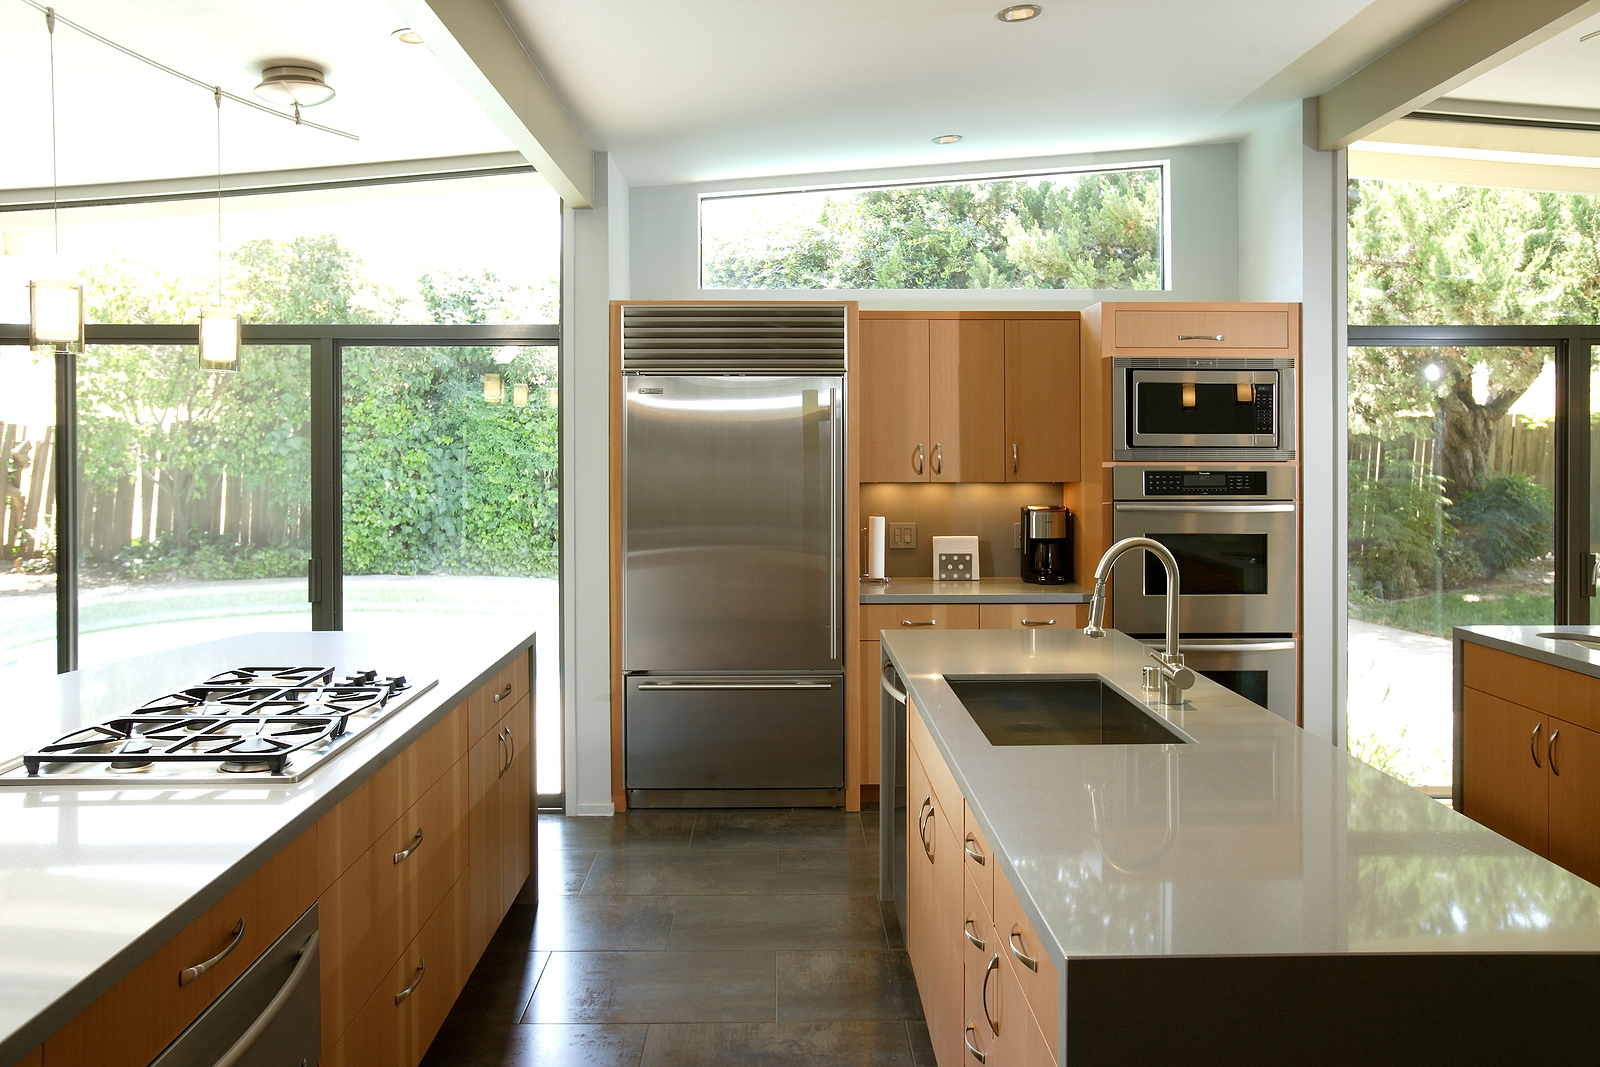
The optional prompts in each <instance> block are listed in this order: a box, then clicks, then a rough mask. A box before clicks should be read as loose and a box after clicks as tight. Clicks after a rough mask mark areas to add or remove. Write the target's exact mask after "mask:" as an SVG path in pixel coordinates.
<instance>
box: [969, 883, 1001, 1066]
mask: <svg viewBox="0 0 1600 1067" xmlns="http://www.w3.org/2000/svg"><path fill="white" fill-rule="evenodd" d="M971 875H972V871H971V870H970V869H969V870H968V871H967V876H968V878H967V908H966V912H965V914H964V915H963V916H962V920H963V928H962V931H961V969H962V972H963V975H964V978H963V982H962V989H963V993H964V997H965V1002H964V1004H963V1011H962V1016H961V1025H962V1035H961V1040H962V1043H963V1045H964V1046H965V1047H963V1048H962V1050H961V1051H962V1055H963V1057H964V1058H965V1063H967V1064H968V1065H969V1067H977V1065H978V1064H979V1063H986V1064H988V1065H989V1067H996V1065H997V1064H999V1063H1000V1059H999V1057H997V1056H996V1055H995V1039H996V1037H997V1036H998V1029H999V1017H998V1016H997V1015H996V1014H995V1006H996V1004H997V1003H998V998H999V996H1000V990H999V988H998V987H999V985H1000V976H999V974H998V973H996V972H997V971H998V970H999V969H1000V967H1002V966H1004V965H1003V964H1002V963H1001V962H1000V953H999V946H998V945H997V944H996V943H995V939H994V923H993V922H991V921H990V919H989V913H988V911H987V910H986V909H985V907H984V902H983V898H982V895H981V893H980V891H979V890H978V888H977V887H976V886H975V885H974V884H973V882H972V879H971ZM974 1050H976V1054H975V1053H974ZM980 1055H981V1056H983V1057H984V1059H983V1060H979V1059H978V1056H980Z"/></svg>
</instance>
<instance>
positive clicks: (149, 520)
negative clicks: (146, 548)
mask: <svg viewBox="0 0 1600 1067" xmlns="http://www.w3.org/2000/svg"><path fill="white" fill-rule="evenodd" d="M155 499H156V479H155V474H154V472H153V471H151V469H150V461H149V459H148V458H147V459H145V460H143V461H141V462H140V464H139V543H140V544H142V545H148V544H149V543H150V539H151V538H152V537H153V536H154V535H155V529H154V527H155V514H154V508H155Z"/></svg>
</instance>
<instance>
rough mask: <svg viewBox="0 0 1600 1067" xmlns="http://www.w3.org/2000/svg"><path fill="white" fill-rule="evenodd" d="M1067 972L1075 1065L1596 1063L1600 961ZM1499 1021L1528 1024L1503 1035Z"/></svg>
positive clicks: (1235, 962)
mask: <svg viewBox="0 0 1600 1067" xmlns="http://www.w3.org/2000/svg"><path fill="white" fill-rule="evenodd" d="M1066 976H1067V998H1066V1004H1067V1041H1066V1046H1067V1048H1068V1049H1070V1050H1071V1053H1072V1067H1102V1065H1106V1067H1110V1065H1116V1067H1127V1065H1137V1064H1162V1065H1166V1064H1174V1063H1202V1062H1224V1061H1225V1062H1229V1063H1286V1062H1292V1063H1295V1064H1300V1065H1316V1064H1330V1065H1333V1064H1337V1065H1341V1067H1347V1065H1350V1064H1359V1063H1412V1062H1414V1063H1528V1062H1540V1063H1561V1062H1569V1061H1570V1062H1592V1059H1593V1056H1594V1027H1593V999H1594V990H1595V988H1596V987H1597V985H1600V959H1597V958H1596V957H1595V956H1592V955H1585V954H1579V953H1573V954H1570V955H1561V954H1551V955H1542V956H1535V955H1526V954H1520V953H1456V952H1451V953H1444V952H1437V953H1433V952H1430V953H1416V954H1408V953H1371V954H1352V955H1336V956H1333V955H1329V956H1322V955H1317V956H1257V957H1243V956H1237V957H1171V956H1169V957H1129V958H1121V959H1111V958H1100V959H1096V958H1076V959H1073V960H1072V961H1071V962H1070V965H1069V966H1068V967H1067V970H1066ZM1269 1018H1270V1025H1268V1022H1269ZM1507 1019H1523V1020H1526V1021H1527V1025H1526V1026H1507V1025H1506V1020H1507ZM1291 1038H1292V1044H1290V1043H1286V1042H1287V1041H1289V1040H1290V1039H1291ZM1222 1050H1226V1055H1225V1057H1220V1058H1219V1057H1218V1056H1217V1053H1219V1052H1221V1051H1222Z"/></svg>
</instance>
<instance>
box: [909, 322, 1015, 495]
mask: <svg viewBox="0 0 1600 1067" xmlns="http://www.w3.org/2000/svg"><path fill="white" fill-rule="evenodd" d="M1005 381H1006V356H1005V323H1004V322H1003V321H1001V320H1000V319H966V320H962V319H935V320H934V321H932V322H930V323H929V324H928V448H929V455H928V464H927V468H928V479H929V480H930V481H935V482H1003V481H1005V480H1006V461H1007V453H1006V389H1005Z"/></svg>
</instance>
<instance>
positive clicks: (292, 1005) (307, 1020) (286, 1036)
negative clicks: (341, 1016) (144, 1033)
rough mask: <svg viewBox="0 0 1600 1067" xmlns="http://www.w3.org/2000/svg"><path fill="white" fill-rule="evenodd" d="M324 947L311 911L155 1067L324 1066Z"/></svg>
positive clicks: (314, 910) (162, 1054)
mask: <svg viewBox="0 0 1600 1067" xmlns="http://www.w3.org/2000/svg"><path fill="white" fill-rule="evenodd" d="M319 940H320V935H319V934H318V933H317V906H316V905H315V904H313V905H311V907H310V909H309V910H307V911H306V913H305V914H304V915H302V916H300V918H299V919H297V920H295V924H294V925H293V926H291V927H289V929H288V931H287V932H286V933H285V934H284V935H283V936H282V937H280V938H278V940H276V941H274V942H273V943H272V947H270V948H268V949H267V950H266V951H265V952H263V953H262V954H261V955H260V956H259V957H258V958H257V959H256V961H255V962H254V963H252V964H251V965H250V966H249V967H247V968H245V972H244V973H243V974H241V975H240V976H239V977H238V978H236V979H234V981H233V984H232V985H230V986H229V987H228V988H227V989H225V990H223V991H222V995H221V996H219V997H217V999H216V1000H214V1001H212V1002H211V1006H210V1007H209V1008H207V1009H206V1010H205V1011H203V1012H201V1014H200V1017H199V1018H198V1019H196V1020H195V1021H194V1022H192V1023H190V1024H189V1028H188V1029H187V1030H185V1031H184V1032H183V1033H181V1034H179V1035H178V1036H177V1038H176V1039H175V1040H174V1041H173V1042H172V1044H170V1045H168V1046H167V1048H166V1051H165V1052H163V1053H161V1055H159V1056H157V1057H156V1058H155V1060H154V1061H153V1062H152V1063H151V1067H316V1064H317V1062H318V1061H320V1060H321V1059H322V978H321V966H320V964H319V962H318V961H319V954H318V952H317V943H318V941H319Z"/></svg>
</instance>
